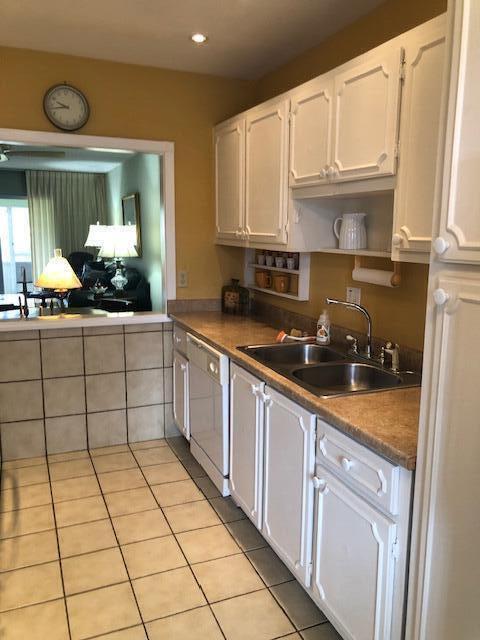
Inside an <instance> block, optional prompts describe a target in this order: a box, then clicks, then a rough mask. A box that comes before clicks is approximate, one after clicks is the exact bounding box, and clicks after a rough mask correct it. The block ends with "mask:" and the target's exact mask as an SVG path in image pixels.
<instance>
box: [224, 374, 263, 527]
mask: <svg viewBox="0 0 480 640" xmlns="http://www.w3.org/2000/svg"><path fill="white" fill-rule="evenodd" d="M264 388H265V383H264V382H262V381H261V380H258V378H255V377H254V376H252V375H251V374H250V373H247V372H246V371H245V370H244V369H242V368H241V367H238V366H237V365H236V364H233V363H232V364H231V366H230V492H231V494H232V498H233V499H234V501H235V503H236V504H238V506H239V507H241V508H242V509H243V510H244V511H245V513H246V514H247V515H248V516H249V518H250V519H251V520H252V522H253V523H254V525H255V526H256V527H257V529H260V528H261V526H262V521H261V517H262V510H261V504H262V475H263V402H262V399H261V398H262V394H263V390H264Z"/></svg>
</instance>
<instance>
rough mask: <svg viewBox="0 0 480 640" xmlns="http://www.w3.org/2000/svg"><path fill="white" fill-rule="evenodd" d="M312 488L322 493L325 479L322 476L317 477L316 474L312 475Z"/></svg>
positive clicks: (325, 484)
mask: <svg viewBox="0 0 480 640" xmlns="http://www.w3.org/2000/svg"><path fill="white" fill-rule="evenodd" d="M313 488H314V489H318V490H319V491H320V493H323V492H324V491H325V489H326V488H327V481H326V480H324V479H323V478H318V477H317V476H313Z"/></svg>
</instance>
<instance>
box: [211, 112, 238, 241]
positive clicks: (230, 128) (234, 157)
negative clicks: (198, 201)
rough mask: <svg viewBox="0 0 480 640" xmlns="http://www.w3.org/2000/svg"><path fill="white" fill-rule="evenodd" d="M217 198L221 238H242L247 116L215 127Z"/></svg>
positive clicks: (218, 228)
mask: <svg viewBox="0 0 480 640" xmlns="http://www.w3.org/2000/svg"><path fill="white" fill-rule="evenodd" d="M214 140H215V198H216V233H217V237H218V238H223V239H227V240H242V239H243V238H244V235H245V230H244V209H245V206H244V201H245V185H244V177H245V119H244V118H239V119H236V120H229V121H228V122H226V123H225V124H222V125H219V126H218V127H216V128H215V133H214Z"/></svg>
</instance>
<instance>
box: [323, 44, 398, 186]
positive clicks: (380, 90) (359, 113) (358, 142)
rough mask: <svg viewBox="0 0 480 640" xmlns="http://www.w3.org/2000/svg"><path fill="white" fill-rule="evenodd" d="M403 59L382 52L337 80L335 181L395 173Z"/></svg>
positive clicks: (359, 62) (362, 60) (334, 145)
mask: <svg viewBox="0 0 480 640" xmlns="http://www.w3.org/2000/svg"><path fill="white" fill-rule="evenodd" d="M401 56H402V51H401V49H400V48H398V49H393V50H391V48H390V49H383V48H382V49H381V50H380V51H375V52H374V53H373V54H366V55H365V56H363V57H362V59H361V61H356V62H355V63H352V67H351V68H347V69H345V70H344V71H342V72H340V73H338V74H337V75H336V76H335V116H334V135H333V158H332V159H333V165H334V169H335V171H336V173H335V176H334V177H335V179H337V180H353V179H358V178H367V177H372V176H383V175H392V174H394V173H395V168H396V167H395V165H396V161H395V147H396V143H397V131H398V109H399V98H400V66H401Z"/></svg>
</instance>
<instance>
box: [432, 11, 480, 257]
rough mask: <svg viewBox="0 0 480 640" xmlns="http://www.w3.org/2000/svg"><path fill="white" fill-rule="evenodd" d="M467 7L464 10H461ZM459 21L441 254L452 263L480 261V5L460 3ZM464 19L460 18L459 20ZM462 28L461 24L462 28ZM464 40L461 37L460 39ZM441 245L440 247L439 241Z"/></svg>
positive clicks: (444, 182) (450, 112) (442, 220)
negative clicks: (479, 38)
mask: <svg viewBox="0 0 480 640" xmlns="http://www.w3.org/2000/svg"><path fill="white" fill-rule="evenodd" d="M462 9H463V12H462ZM458 14H459V15H458V18H457V21H458V22H459V24H460V23H461V24H463V30H462V42H461V43H460V42H459V41H457V42H456V43H455V47H454V50H453V63H452V73H451V89H450V95H449V113H448V125H447V136H446V144H445V149H446V157H445V167H444V180H443V184H444V185H445V188H444V193H443V199H442V213H441V219H440V230H439V236H440V239H441V240H443V242H440V244H439V249H440V253H439V258H440V259H441V260H445V261H447V262H449V261H452V262H468V263H471V264H478V263H480V180H479V176H480V153H479V144H478V128H479V124H478V114H479V108H480V83H479V81H478V78H479V77H480V55H479V51H478V25H479V24H480V3H479V2H478V1H477V2H475V1H473V0H464V1H463V2H462V3H459V10H458ZM460 21H461V22H460ZM459 29H460V26H459ZM459 40H460V39H459ZM434 247H435V248H437V245H436V244H435V245H434Z"/></svg>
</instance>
